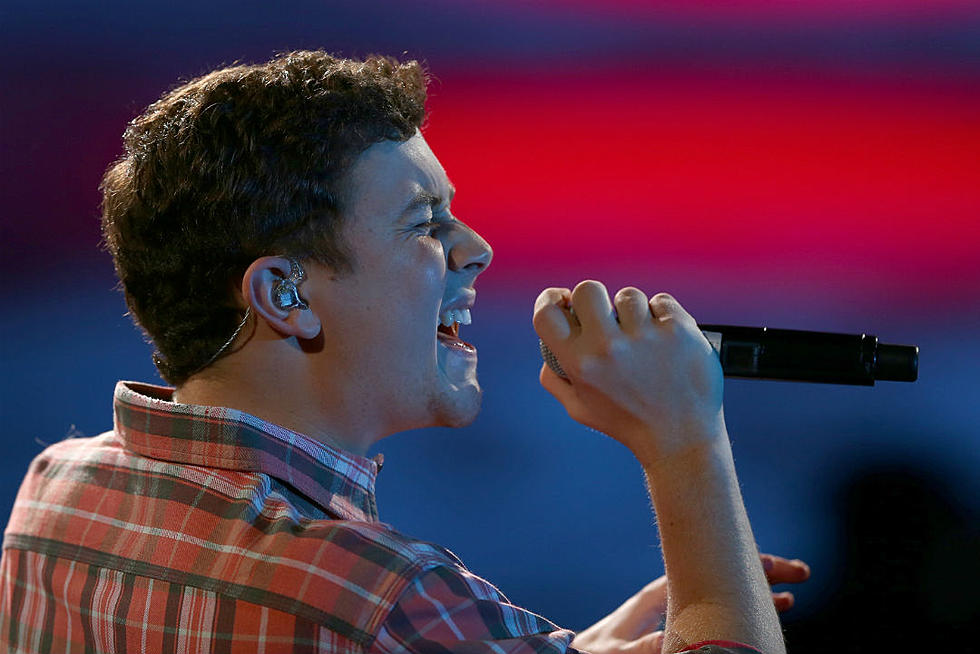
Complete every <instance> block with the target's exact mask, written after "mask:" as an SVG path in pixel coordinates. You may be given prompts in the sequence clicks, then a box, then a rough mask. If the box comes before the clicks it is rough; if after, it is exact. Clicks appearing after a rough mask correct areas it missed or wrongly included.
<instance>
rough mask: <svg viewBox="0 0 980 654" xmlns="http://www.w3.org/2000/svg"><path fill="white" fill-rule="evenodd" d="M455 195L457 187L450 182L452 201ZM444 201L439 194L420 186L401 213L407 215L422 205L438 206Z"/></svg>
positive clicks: (450, 198)
mask: <svg viewBox="0 0 980 654" xmlns="http://www.w3.org/2000/svg"><path fill="white" fill-rule="evenodd" d="M454 195H456V187H455V186H453V185H452V184H451V183H450V184H449V200H450V201H452V199H453V196H454ZM442 202H443V199H442V198H441V197H439V196H438V195H435V194H433V193H429V192H428V191H426V190H425V189H422V188H420V189H418V191H416V192H415V195H414V196H412V199H411V200H409V201H408V204H406V205H405V208H404V209H402V212H401V214H400V215H402V216H405V215H407V214H410V213H412V212H414V211H415V210H416V209H419V208H421V207H438V206H439V205H440V204H442Z"/></svg>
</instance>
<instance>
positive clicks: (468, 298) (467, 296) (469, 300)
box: [439, 290, 476, 316]
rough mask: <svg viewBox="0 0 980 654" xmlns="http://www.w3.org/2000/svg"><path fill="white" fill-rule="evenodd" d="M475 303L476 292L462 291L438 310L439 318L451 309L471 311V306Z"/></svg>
mask: <svg viewBox="0 0 980 654" xmlns="http://www.w3.org/2000/svg"><path fill="white" fill-rule="evenodd" d="M475 302H476V291H474V290H469V291H464V292H462V293H460V294H459V295H457V296H456V297H454V298H453V299H451V300H449V302H446V303H445V304H444V305H442V306H441V307H440V308H439V315H440V316H441V315H442V314H443V313H445V312H446V311H452V310H453V309H456V310H458V309H472V308H473V304H474V303H475Z"/></svg>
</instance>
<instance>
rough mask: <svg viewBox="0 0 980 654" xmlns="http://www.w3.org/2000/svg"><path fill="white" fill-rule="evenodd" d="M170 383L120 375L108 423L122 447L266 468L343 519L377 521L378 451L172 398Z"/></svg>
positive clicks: (190, 460) (217, 464) (196, 461)
mask: <svg viewBox="0 0 980 654" xmlns="http://www.w3.org/2000/svg"><path fill="white" fill-rule="evenodd" d="M173 393H174V389H172V388H169V387H166V386H155V385H153V384H141V383H138V382H126V381H121V382H119V383H117V384H116V390H115V395H114V398H113V409H114V427H115V432H116V434H118V435H119V437H120V438H121V439H122V441H123V443H124V444H125V447H126V448H127V449H129V450H132V451H135V452H138V453H139V454H142V455H144V456H148V457H152V458H154V459H162V460H165V461H172V462H174V463H185V464H190V465H197V466H206V467H209V468H224V469H228V470H241V471H246V472H259V473H265V474H268V475H271V476H273V477H275V478H277V479H279V480H281V481H284V482H286V483H288V484H289V485H290V486H292V487H293V488H295V489H296V490H298V491H300V492H301V493H303V494H304V495H306V496H307V497H309V498H310V499H311V500H313V501H314V502H315V503H316V504H318V505H320V506H321V507H322V508H323V509H324V510H325V511H327V512H328V513H330V514H332V515H336V516H337V517H339V518H341V519H345V520H361V521H370V522H377V520H378V508H377V502H376V500H375V494H374V485H375V481H376V479H377V475H378V470H379V469H380V463H381V459H380V456H379V457H376V458H375V459H373V460H372V459H367V458H365V457H361V456H357V455H354V454H351V453H349V452H345V451H343V450H340V449H338V448H335V447H332V446H330V445H327V444H325V443H321V442H320V441H315V440H313V439H312V438H309V437H307V436H304V435H303V434H300V433H297V432H294V431H291V430H289V429H286V428H285V427H280V426H278V425H274V424H272V423H269V422H265V421H264V420H261V419H260V418H257V417H255V416H253V415H251V414H248V413H245V412H243V411H238V410H236V409H227V408H223V407H213V406H199V405H194V404H178V403H176V402H173V401H172V398H173Z"/></svg>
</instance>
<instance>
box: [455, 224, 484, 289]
mask: <svg viewBox="0 0 980 654" xmlns="http://www.w3.org/2000/svg"><path fill="white" fill-rule="evenodd" d="M457 225H458V228H457V229H455V230H453V231H454V232H455V234H454V235H453V242H452V243H451V245H450V250H449V269H450V270H453V271H456V272H471V273H473V275H474V276H475V275H479V274H480V273H481V272H483V271H484V270H485V269H486V267H487V266H489V265H490V260H491V259H493V248H491V247H490V244H489V243H487V242H486V241H485V240H483V237H482V236H480V235H479V234H477V233H476V232H475V231H473V230H472V229H470V227H469V225H466V224H465V223H462V222H460V223H457Z"/></svg>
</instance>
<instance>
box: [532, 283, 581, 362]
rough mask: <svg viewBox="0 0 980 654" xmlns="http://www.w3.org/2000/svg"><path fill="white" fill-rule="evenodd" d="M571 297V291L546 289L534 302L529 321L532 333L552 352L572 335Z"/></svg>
mask: <svg viewBox="0 0 980 654" xmlns="http://www.w3.org/2000/svg"><path fill="white" fill-rule="evenodd" d="M571 297H572V294H571V291H569V290H568V289H567V288H546V289H544V290H543V291H541V293H540V294H539V295H538V298H537V299H536V300H535V301H534V316H533V317H532V319H531V322H532V323H533V325H534V331H536V332H537V333H538V336H540V337H541V339H542V340H543V341H544V342H545V343H546V344H547V345H548V347H550V348H552V351H554V349H555V346H556V345H557V344H558V343H560V342H561V341H564V340H565V339H567V338H568V337H569V336H571V334H572V325H573V319H572V316H571V312H570V311H569V303H570V302H571Z"/></svg>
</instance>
